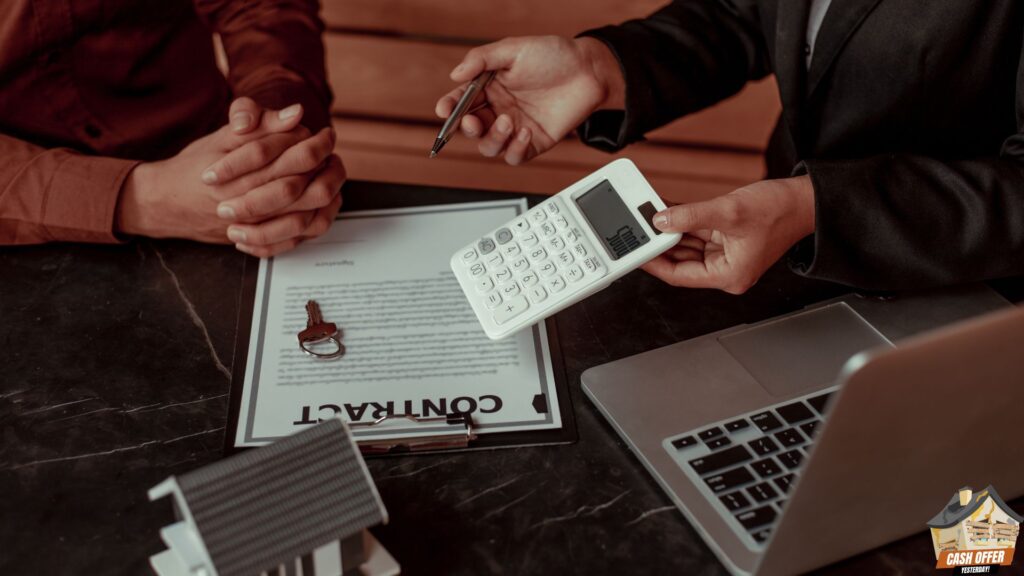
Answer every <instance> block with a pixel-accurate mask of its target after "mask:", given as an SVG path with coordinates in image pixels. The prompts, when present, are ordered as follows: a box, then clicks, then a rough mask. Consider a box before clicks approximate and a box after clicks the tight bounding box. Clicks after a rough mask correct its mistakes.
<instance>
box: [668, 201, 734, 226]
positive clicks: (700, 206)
mask: <svg viewBox="0 0 1024 576" xmlns="http://www.w3.org/2000/svg"><path fill="white" fill-rule="evenodd" d="M737 208H738V207H737V204H736V201H735V199H733V198H731V197H729V196H722V197H720V198H715V199H713V200H705V201H703V202H693V203H691V204H679V205H678V206H672V207H671V208H668V209H666V210H662V211H661V212H658V213H657V214H655V215H654V218H653V221H654V227H655V228H657V229H658V230H661V231H662V232H680V233H681V232H693V231H696V230H716V229H719V230H720V229H728V228H731V227H732V226H733V225H734V224H735V223H736V220H737V219H738V209H737Z"/></svg>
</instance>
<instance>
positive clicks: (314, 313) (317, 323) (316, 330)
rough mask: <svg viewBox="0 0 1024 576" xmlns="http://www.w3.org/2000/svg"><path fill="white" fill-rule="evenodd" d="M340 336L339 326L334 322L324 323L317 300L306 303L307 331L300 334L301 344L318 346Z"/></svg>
mask: <svg viewBox="0 0 1024 576" xmlns="http://www.w3.org/2000/svg"><path fill="white" fill-rule="evenodd" d="M337 335H338V326H337V325H336V324H334V323H333V322H324V316H323V314H321V313H320V305H319V304H317V303H316V300H310V301H308V302H306V329H305V330H303V331H302V332H299V342H300V343H302V344H316V343H318V342H324V341H326V340H329V339H330V338H332V337H334V336H337Z"/></svg>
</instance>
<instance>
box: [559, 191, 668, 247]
mask: <svg viewBox="0 0 1024 576" xmlns="http://www.w3.org/2000/svg"><path fill="white" fill-rule="evenodd" d="M576 204H577V205H578V206H579V207H580V211H581V212H583V215H584V216H586V218H587V220H588V221H589V222H590V226H591V227H592V228H593V229H594V232H595V233H597V236H598V237H599V238H601V243H602V244H604V247H605V250H607V251H608V255H609V256H610V257H611V259H612V260H618V259H619V258H622V257H623V256H625V255H626V254H629V253H630V252H632V251H633V250H636V249H637V248H639V247H641V246H643V245H644V244H646V243H647V242H648V241H649V240H650V238H648V237H647V234H646V233H645V232H644V230H643V228H641V227H640V223H639V222H637V219H636V218H635V217H634V216H633V213H632V212H630V210H629V208H627V207H626V203H625V202H623V201H622V197H621V196H619V193H618V192H616V191H615V188H613V187H612V183H611V182H609V181H607V180H605V181H603V182H601V183H600V184H598V185H597V186H594V187H593V188H591V189H590V190H588V191H586V192H584V193H583V194H582V195H580V196H579V197H578V198H576Z"/></svg>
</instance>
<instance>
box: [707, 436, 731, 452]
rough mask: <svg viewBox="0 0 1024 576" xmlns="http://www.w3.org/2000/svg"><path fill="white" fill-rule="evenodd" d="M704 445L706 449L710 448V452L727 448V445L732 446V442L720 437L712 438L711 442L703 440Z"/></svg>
mask: <svg viewBox="0 0 1024 576" xmlns="http://www.w3.org/2000/svg"><path fill="white" fill-rule="evenodd" d="M704 443H705V444H707V445H708V448H711V449H712V450H717V449H719V448H721V447H723V446H728V445H729V444H732V440H729V439H728V438H726V437H725V436H722V437H720V438H712V439H711V440H705V441H704Z"/></svg>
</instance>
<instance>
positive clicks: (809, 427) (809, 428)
mask: <svg viewBox="0 0 1024 576" xmlns="http://www.w3.org/2000/svg"><path fill="white" fill-rule="evenodd" d="M818 424H821V420H813V421H811V422H804V423H803V424H801V425H800V429H801V430H803V431H804V434H806V435H807V437H808V438H811V439H812V440H813V439H814V431H815V430H817V429H818Z"/></svg>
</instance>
